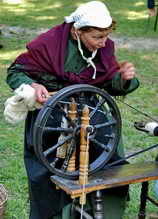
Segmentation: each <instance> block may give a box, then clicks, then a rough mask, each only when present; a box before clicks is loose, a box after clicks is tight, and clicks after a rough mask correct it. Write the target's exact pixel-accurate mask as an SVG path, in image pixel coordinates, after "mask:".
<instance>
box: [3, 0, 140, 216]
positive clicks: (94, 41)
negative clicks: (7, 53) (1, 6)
mask: <svg viewBox="0 0 158 219" xmlns="http://www.w3.org/2000/svg"><path fill="white" fill-rule="evenodd" d="M114 27H115V22H114V21H113V20H112V18H111V16H110V13H109V11H108V9H107V7H106V6H105V5H104V4H103V3H102V2H99V1H91V2H88V3H85V4H83V5H81V6H80V7H78V8H77V9H76V11H74V12H73V13H72V14H71V15H70V16H68V17H66V18H65V22H64V23H62V24H60V25H58V26H55V27H53V28H52V29H50V30H49V31H48V32H46V33H43V34H41V35H40V36H38V37H37V38H36V39H34V40H33V41H32V42H30V43H28V44H27V51H26V52H25V53H23V54H21V55H20V56H19V57H17V59H16V60H15V61H14V63H13V64H12V65H11V66H10V67H9V69H8V76H7V83H8V84H9V86H10V87H11V88H12V89H16V88H18V87H19V86H20V85H21V84H22V83H25V84H29V85H31V86H32V87H33V88H34V89H35V93H36V99H37V101H38V102H39V103H44V102H45V101H46V100H47V97H48V91H57V90H59V89H61V88H63V87H65V86H68V85H72V84H91V85H94V86H96V87H99V88H103V89H105V90H106V91H107V92H108V93H109V94H110V95H113V96H120V95H126V94H128V93H130V92H132V91H133V90H135V89H136V88H137V87H138V86H139V82H138V80H137V79H136V78H135V68H134V66H133V64H132V63H129V62H124V63H122V64H119V63H118V62H117V61H116V58H115V54H114V43H113V41H112V40H110V39H109V34H110V33H111V32H112V30H113V29H114ZM36 116H37V111H34V112H29V113H28V116H27V119H26V126H25V151H24V160H25V166H26V170H27V175H28V182H29V194H30V219H48V218H71V216H70V212H69V209H70V206H71V200H70V198H69V197H68V196H67V195H66V194H65V193H64V192H63V191H61V190H56V189H55V186H54V185H53V184H52V183H51V182H50V179H49V178H50V175H51V173H50V172H49V171H48V170H47V169H46V168H45V167H44V166H43V165H42V164H41V163H40V162H39V161H38V159H37V157H36V155H35V153H34V150H33V146H32V128H33V125H34V121H35V119H36ZM117 154H118V156H123V153H122V152H121V148H120V147H118V151H117ZM118 190H119V191H118ZM118 190H117V189H112V191H111V190H109V191H105V197H104V203H105V209H104V210H105V211H106V218H107V219H120V218H122V215H123V211H124V207H125V200H126V199H127V193H128V188H124V189H122V190H120V189H118ZM90 208H91V204H90Z"/></svg>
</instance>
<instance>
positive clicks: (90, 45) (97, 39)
mask: <svg viewBox="0 0 158 219" xmlns="http://www.w3.org/2000/svg"><path fill="white" fill-rule="evenodd" d="M77 33H78V35H79V37H80V40H81V42H82V43H83V44H84V45H85V47H86V48H87V49H88V50H89V51H91V52H93V51H95V50H96V49H99V48H102V47H105V44H106V41H107V38H108V35H109V33H111V30H104V31H100V30H97V29H94V28H91V29H90V30H89V31H82V30H78V31H77Z"/></svg>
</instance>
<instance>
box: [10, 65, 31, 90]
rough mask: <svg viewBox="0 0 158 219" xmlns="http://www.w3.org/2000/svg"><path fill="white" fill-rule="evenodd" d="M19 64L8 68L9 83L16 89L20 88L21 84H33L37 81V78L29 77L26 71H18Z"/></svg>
mask: <svg viewBox="0 0 158 219" xmlns="http://www.w3.org/2000/svg"><path fill="white" fill-rule="evenodd" d="M18 66H19V65H12V66H10V67H9V69H8V74H7V79H6V81H7V84H8V85H9V86H10V87H11V88H12V89H16V88H18V87H19V86H20V85H21V84H23V83H25V84H32V83H33V82H35V80H33V79H31V78H30V77H28V76H27V75H26V74H25V73H24V72H22V71H21V72H20V71H18V70H17V69H18V68H17V67H18Z"/></svg>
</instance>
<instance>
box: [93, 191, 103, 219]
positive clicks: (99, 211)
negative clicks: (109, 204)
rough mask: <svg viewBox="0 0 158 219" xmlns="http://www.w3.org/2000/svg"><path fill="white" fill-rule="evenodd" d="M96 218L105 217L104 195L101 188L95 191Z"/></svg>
mask: <svg viewBox="0 0 158 219" xmlns="http://www.w3.org/2000/svg"><path fill="white" fill-rule="evenodd" d="M93 208H94V219H104V204H103V196H102V192H101V191H100V190H97V191H96V192H94V193H93Z"/></svg>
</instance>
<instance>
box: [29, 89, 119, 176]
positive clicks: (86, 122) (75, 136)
mask: <svg viewBox="0 0 158 219" xmlns="http://www.w3.org/2000/svg"><path fill="white" fill-rule="evenodd" d="M120 132H121V118H120V113H119V110H118V108H117V105H116V104H115V102H114V101H113V99H112V98H111V97H110V96H109V95H108V94H107V93H105V92H104V91H102V90H101V89H99V88H96V87H93V86H90V85H73V86H69V87H66V88H63V89H61V90H60V91H58V92H57V93H55V94H54V95H53V96H52V97H50V98H49V100H48V101H47V103H46V104H45V105H44V106H43V108H42V109H41V111H40V112H39V114H38V116H37V119H36V122H35V126H34V135H33V136H34V148H35V152H36V155H37V156H38V158H39V159H40V160H41V161H42V162H43V164H44V165H45V166H46V167H47V168H48V169H49V170H50V171H51V172H52V173H53V174H56V175H58V176H62V177H64V178H68V179H75V178H77V177H78V176H79V172H80V174H81V175H82V173H83V172H84V171H85V170H87V171H88V173H87V175H88V174H89V175H91V174H94V173H95V172H96V171H97V170H98V169H100V168H102V167H104V166H105V165H106V163H107V162H108V161H109V160H110V158H111V157H112V155H113V154H114V152H115V151H116V147H117V145H118V142H119V139H120Z"/></svg>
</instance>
